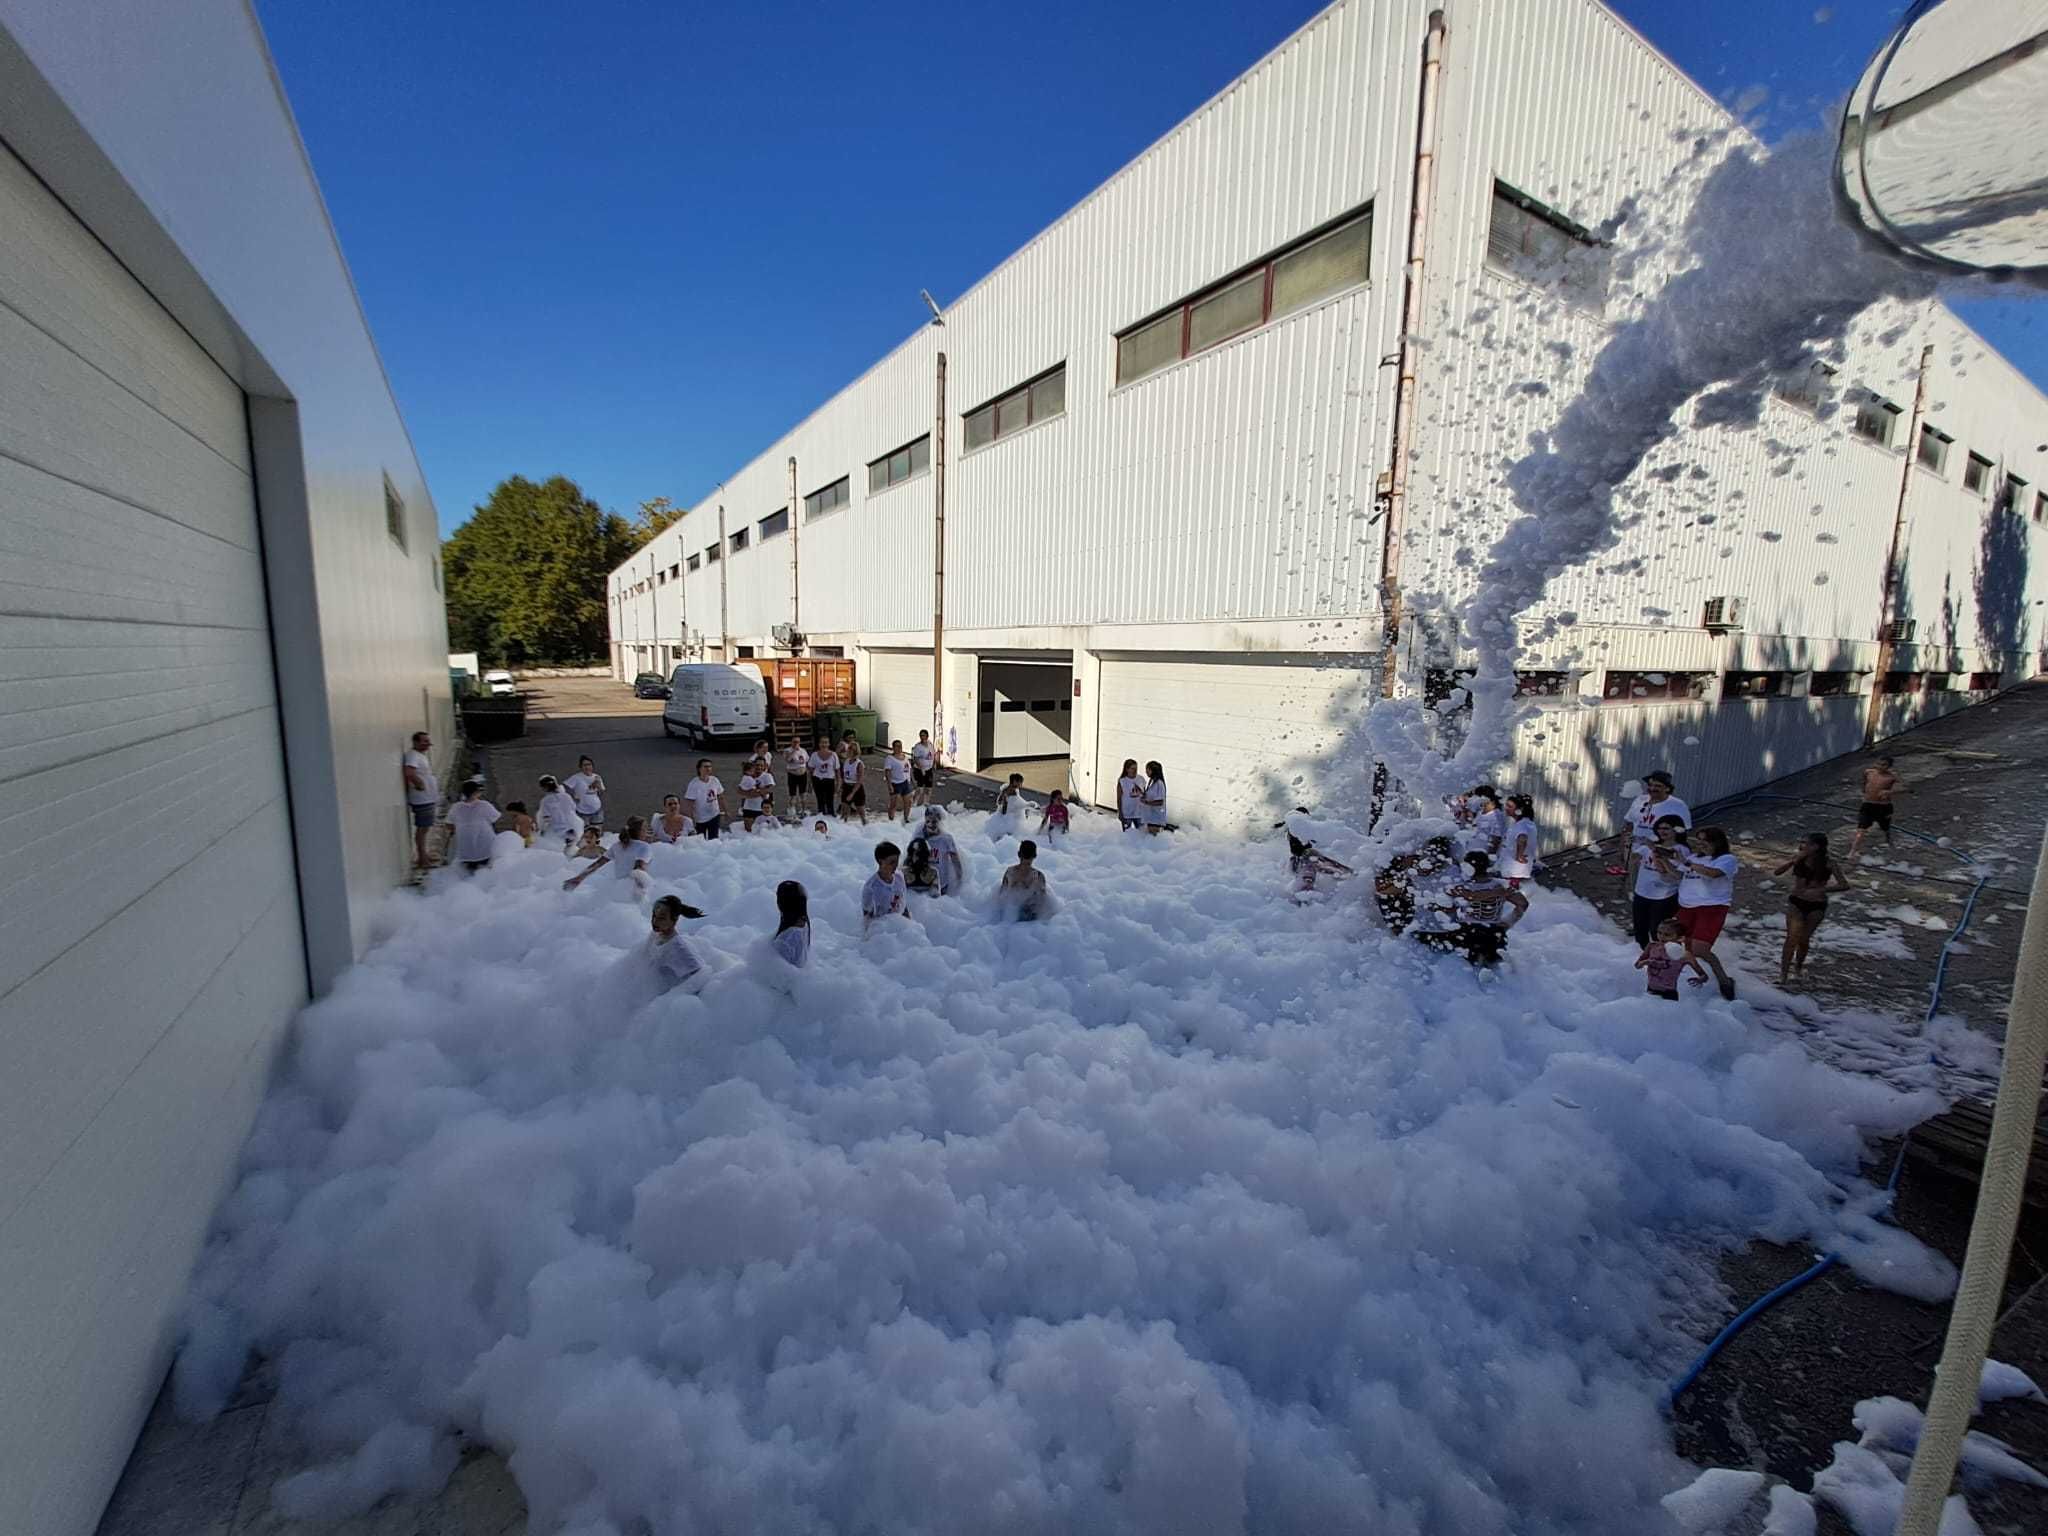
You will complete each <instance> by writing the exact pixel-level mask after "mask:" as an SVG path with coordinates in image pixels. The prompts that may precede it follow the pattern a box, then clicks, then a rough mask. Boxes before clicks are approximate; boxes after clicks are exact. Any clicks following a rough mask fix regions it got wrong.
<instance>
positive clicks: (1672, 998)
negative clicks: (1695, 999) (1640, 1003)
mask: <svg viewBox="0 0 2048 1536" xmlns="http://www.w3.org/2000/svg"><path fill="white" fill-rule="evenodd" d="M1650 996H1652V997H1661V998H1663V999H1664V1001H1665V1002H1667V1003H1675V1002H1677V1001H1678V988H1676V987H1673V988H1672V989H1671V990H1670V991H1669V992H1666V991H1665V990H1664V989H1663V988H1662V987H1652V988H1650Z"/></svg>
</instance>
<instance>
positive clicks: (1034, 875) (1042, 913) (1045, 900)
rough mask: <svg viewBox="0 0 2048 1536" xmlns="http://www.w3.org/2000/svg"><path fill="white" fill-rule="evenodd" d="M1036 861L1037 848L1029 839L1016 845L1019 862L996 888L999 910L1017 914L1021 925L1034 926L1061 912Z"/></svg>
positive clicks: (1004, 873) (1005, 872)
mask: <svg viewBox="0 0 2048 1536" xmlns="http://www.w3.org/2000/svg"><path fill="white" fill-rule="evenodd" d="M1037 860H1038V844H1036V843H1034V842H1033V841H1032V840H1031V839H1030V838H1028V837H1027V838H1025V839H1024V841H1023V842H1021V843H1019V844H1018V845H1017V862H1016V863H1014V864H1012V865H1011V866H1010V867H1009V868H1008V869H1006V870H1004V871H1003V880H1002V884H1001V885H999V886H997V887H996V902H997V904H998V906H999V907H1001V908H1003V909H1005V910H1008V911H1013V912H1015V913H1016V914H1017V921H1018V922H1020V923H1035V922H1037V921H1038V920H1039V919H1040V918H1042V917H1050V916H1052V914H1053V913H1054V912H1055V911H1056V910H1058V909H1057V908H1056V907H1055V906H1054V904H1053V899H1052V892H1051V891H1050V890H1048V889H1047V888H1046V884H1045V876H1044V875H1043V874H1041V873H1040V872H1039V869H1038V863H1037Z"/></svg>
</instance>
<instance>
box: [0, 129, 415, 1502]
mask: <svg viewBox="0 0 2048 1536" xmlns="http://www.w3.org/2000/svg"><path fill="white" fill-rule="evenodd" d="M392 771H393V774H394V775H395V774H396V772H397V766H396V763H395V761H394V763H393V768H392ZM0 871H4V874H0V1252H5V1253H6V1254H7V1255H8V1256H9V1259H8V1262H7V1263H6V1264H5V1265H0V1381H5V1382H6V1383H7V1384H8V1385H7V1391H6V1392H5V1394H0V1397H4V1402H0V1444H4V1445H5V1446H7V1447H8V1450H7V1452H6V1459H7V1460H8V1462H9V1463H11V1464H12V1465H14V1466H16V1467H18V1468H30V1469H34V1473H33V1477H34V1479H37V1480H41V1481H42V1483H43V1486H42V1487H41V1488H40V1490H38V1489H37V1488H35V1487H32V1488H31V1490H30V1502H31V1505H32V1507H46V1508H53V1509H54V1508H75V1507H77V1505H76V1502H75V1501H74V1500H72V1499H71V1498H68V1497H67V1490H72V1491H75V1490H74V1489H73V1485H76V1488H77V1489H85V1490H91V1489H93V1488H95V1487H96V1488H97V1489H98V1490H99V1491H102V1492H103V1491H104V1489H105V1488H107V1487H110V1486H111V1485H112V1482H113V1478H114V1475H115V1473H117V1472H118V1470H119V1468H120V1465H121V1460H122V1458H124V1457H125V1455H126V1453H127V1449H128V1446H129V1443H130V1442H131V1441H132V1438H133V1434H134V1430H135V1427H136V1422H135V1421H136V1417H137V1416H138V1415H139V1414H140V1412H141V1411H142V1410H143V1409H144V1408H146V1406H147V1404H148V1402H149V1398H150V1395H151V1393H152V1392H153V1391H154V1390H155V1387H156V1383H157V1380H158V1379H160V1377H161V1374H162V1371H163V1367H164V1365H165V1362H166V1360H167V1357H168V1351H169V1347H170V1342H171V1340H172V1338H173V1336H174V1309H175V1307H176V1305H177V1304H178V1301H179V1299H180V1297H181V1295H182V1292H183V1289H184V1284H185V1278H186V1275H187V1272H188V1268H189V1266H190V1263H191V1261H192V1259H193V1257H194V1255H195V1254H196V1252H197V1249H198V1246H199V1243H200V1241H201V1238H202V1237H203V1234H204V1230H205V1224H206V1222H207V1219H208V1217H209V1215H210V1213H211V1211H212V1208H213V1205H214V1202H215V1200H216V1198H217V1197H218V1195H219V1194H220V1192H221V1191H222V1190H223V1188H224V1187H225V1184H226V1181H227V1179H228V1177H229V1175H230V1172H231V1169H232V1166H233V1161H234V1158H235V1156H236V1154H237V1152H238V1150H239V1148H240V1145H241V1141H242V1138H243V1136H244V1135H245V1134H246V1133H247V1130H248V1127H249V1124H250V1121H251V1118H252V1116H253V1114H254V1111H255V1105H256V1102H257V1099H258V1098H259V1097H260V1094H261V1090H262V1087H263V1080H264V1076H265V1073H266V1071H267V1070H268V1067H269V1065H270V1063H269V1060H268V1055H267V1052H266V1050H265V1049H264V1047H265V1046H267V1044H268V1043H269V1042H271V1041H273V1040H274V1039H276V1038H277V1036H278V1033H279V1031H280V1029H281V1026H282V1023H283V1021H284V1020H285V1019H286V1018H288V1017H289V1015H290V1013H291V1010H292V1009H293V1008H294V1007H295V1006H297V1005H298V1004H299V1003H300V1002H301V1001H302V1000H303V996H304V992H305V986H306V971H305V958H304V947H303V941H302V938H301V933H300V927H299V908H298V894H297V884H296V877H295V873H294V864H293V855H292V845H291V838H290V826H289V822H288V818H287V811H286V803H285V776H284V763H283V753H282V750H281V746H280V738H279V729H278V708H277V688H276V684H275V680H274V679H273V677H272V673H271V657H270V626H269V616H268V613H267V610H266V607H265V601H264V582H263V569H262V560H261V555H260V550H259V545H258V541H257V526H256V506H255V497H254V492H253V489H252V483H251V477H250V458H249V441H248V431H247V426H246V417H245V412H244V403H243V399H242V395H241V393H240V391H239V390H238V389H237V388H236V387H235V385H234V384H233V383H232V382H231V381H230V380H229V379H228V377H227V376H226V375H225V374H223V373H222V372H221V371H220V369H219V368H217V367H215V366H214V364H213V363H212V361H211V360H210V359H209V358H208V357H207V356H206V355H205V354H204V353H203V352H202V351H201V350H200V349H199V347H198V346H197V345H196V344H195V343H194V342H193V341H192V339H191V338H190V337H189V336H187V335H186V334H185V332H184V331H183V330H181V329H180V328H179V327H178V325H177V324H176V323H175V322H174V321H173V320H172V319H171V317H170V316H169V315H168V314H166V313H165V312H164V311H163V310H162V309H161V308H160V307H159V306H158V305H156V304H155V303H154V302H153V301H152V300H151V299H150V297H149V295H148V294H147V293H146V292H144V290H143V289H142V288H141V287H140V286H139V285H138V284H137V283H136V282H135V280H134V279H133V278H132V277H130V276H129V275H128V273H127V272H126V271H125V270H124V269H123V268H122V267H121V266H120V265H118V264H117V263H116V262H115V261H114V260H113V258H112V257H111V256H110V255H108V253H107V252H106V251H105V250H104V249H103V248H101V247H100V245H99V244H98V243H97V242H96V241H95V240H94V239H93V238H92V236H91V235H90V234H89V233H88V232H87V231H86V229H85V228H84V227H83V226H82V225H80V224H79V223H78V222H77V221H76V220H75V219H73V218H72V217H71V215H70V214H69V213H68V212H67V211H66V210H65V209H64V208H63V206H62V205H61V204H59V203H58V202H57V201H56V200H55V199H54V198H53V197H52V196H51V195H50V194H49V192H48V191H46V190H45V189H44V188H43V187H42V185H41V184H40V183H39V182H37V181H36V180H35V178H34V177H33V176H32V175H30V174H29V172H28V171H27V169H26V168H25V167H24V166H23V165H22V164H21V162H20V161H19V160H17V159H16V158H15V157H14V156H13V155H12V154H10V153H9V152H8V151H7V150H6V149H5V147H4V146H0ZM83 1448H97V1449H96V1451H95V1450H92V1449H83ZM96 1457H97V1460H98V1461H99V1462H102V1463H104V1462H105V1461H106V1459H107V1458H109V1457H111V1466H108V1465H104V1464H91V1463H93V1462H94V1461H95V1459H96ZM5 1470H6V1469H5V1467H0V1474H4V1472H5ZM84 1497H86V1495H85V1494H83V1493H81V1494H79V1498H84Z"/></svg>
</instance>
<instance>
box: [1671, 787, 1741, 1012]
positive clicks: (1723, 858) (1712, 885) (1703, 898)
mask: <svg viewBox="0 0 2048 1536" xmlns="http://www.w3.org/2000/svg"><path fill="white" fill-rule="evenodd" d="M1677 862H1678V867H1679V869H1680V870H1681V871H1682V873H1681V875H1680V876H1679V881H1678V926H1679V927H1680V928H1681V929H1682V930H1683V931H1684V933H1685V947H1686V950H1687V952H1688V953H1690V954H1691V955H1692V956H1693V958H1694V959H1696V960H1699V961H1700V962H1701V963H1703V964H1704V965H1706V966H1707V967H1708V969H1710V970H1711V971H1713V973H1714V978H1715V980H1717V981H1718V982H1719V983H1720V984H1721V995H1722V996H1723V997H1725V998H1728V999H1729V1000H1730V1001H1733V1000H1734V997H1735V978H1734V977H1732V976H1730V975H1729V974H1728V971H1727V968H1726V967H1724V966H1723V965H1722V964H1721V960H1720V957H1719V956H1718V955H1716V954H1715V953H1714V941H1715V940H1716V939H1718V938H1720V936H1721V928H1722V926H1723V925H1724V924H1725V923H1726V922H1727V921H1728V909H1729V907H1730V906H1731V905H1733V903H1734V900H1735V871H1736V867H1737V866H1736V860H1735V855H1734V853H1733V852H1732V851H1731V850H1730V849H1729V846H1728V834H1727V833H1726V832H1724V831H1722V830H1721V828H1719V827H1694V828H1693V829H1692V831H1691V832H1689V833H1688V834H1686V841H1685V843H1682V844H1680V845H1679V849H1678V859H1677ZM1705 981H1706V978H1705V977H1704V976H1695V977H1693V978H1692V984H1693V985H1694V986H1696V987H1697V986H1702V985H1704V984H1705Z"/></svg>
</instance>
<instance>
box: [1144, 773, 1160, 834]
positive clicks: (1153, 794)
mask: <svg viewBox="0 0 2048 1536" xmlns="http://www.w3.org/2000/svg"><path fill="white" fill-rule="evenodd" d="M1143 798H1144V802H1145V830H1146V832H1148V833H1149V834H1151V835H1152V836H1153V837H1157V836H1158V835H1159V834H1160V833H1162V832H1164V831H1165V830H1166V770H1165V769H1164V768H1162V767H1160V766H1159V764H1157V763H1147V764H1146V765H1145V793H1144V796H1143Z"/></svg>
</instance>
